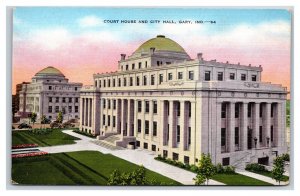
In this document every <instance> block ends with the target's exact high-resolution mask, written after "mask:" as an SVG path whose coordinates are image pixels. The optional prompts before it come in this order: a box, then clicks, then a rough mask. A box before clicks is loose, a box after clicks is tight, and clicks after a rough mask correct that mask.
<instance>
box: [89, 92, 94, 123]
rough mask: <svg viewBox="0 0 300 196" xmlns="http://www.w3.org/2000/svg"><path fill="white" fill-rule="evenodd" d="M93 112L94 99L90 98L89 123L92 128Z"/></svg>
mask: <svg viewBox="0 0 300 196" xmlns="http://www.w3.org/2000/svg"><path fill="white" fill-rule="evenodd" d="M92 111H93V99H92V98H90V117H89V118H90V121H89V123H90V127H92V120H93V119H92Z"/></svg>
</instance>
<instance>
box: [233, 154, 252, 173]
mask: <svg viewBox="0 0 300 196" xmlns="http://www.w3.org/2000/svg"><path fill="white" fill-rule="evenodd" d="M252 157H253V156H252V153H251V152H247V154H246V155H243V156H241V157H239V158H238V160H236V161H235V162H234V163H233V164H232V166H234V167H235V168H236V169H242V170H244V169H245V167H246V164H248V163H250V162H251V161H252Z"/></svg>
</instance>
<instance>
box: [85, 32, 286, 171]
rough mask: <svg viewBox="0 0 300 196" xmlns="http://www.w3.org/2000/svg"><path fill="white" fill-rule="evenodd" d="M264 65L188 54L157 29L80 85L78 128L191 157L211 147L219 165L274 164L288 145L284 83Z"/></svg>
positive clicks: (186, 159)
mask: <svg viewBox="0 0 300 196" xmlns="http://www.w3.org/2000/svg"><path fill="white" fill-rule="evenodd" d="M262 71H263V68H262V66H251V65H242V64H240V63H238V64H231V63H229V62H218V61H216V60H205V59H204V58H203V55H202V53H198V54H197V58H196V59H191V58H190V56H189V55H188V54H187V53H186V52H185V50H184V49H183V48H182V47H181V46H180V45H179V44H178V43H176V42H175V41H173V40H171V39H169V38H166V37H165V36H163V35H158V36H157V37H156V38H153V39H150V40H148V41H146V42H144V43H143V44H142V45H141V46H139V47H138V48H137V49H136V50H135V51H134V52H133V54H132V55H130V56H128V57H126V54H121V58H120V60H119V62H118V70H117V71H115V72H111V73H101V74H94V75H93V78H94V85H91V86H84V87H83V88H82V89H81V93H80V130H81V131H83V132H88V133H91V134H93V135H97V136H98V137H97V138H98V139H99V141H102V142H103V143H107V144H109V143H110V144H112V145H116V146H121V147H125V148H126V147H127V148H142V149H147V150H149V151H153V152H155V153H156V154H157V155H161V156H164V157H167V158H171V159H173V160H178V161H181V162H184V163H189V164H196V163H197V162H198V160H199V158H200V157H201V153H205V154H207V153H209V154H210V155H211V158H212V161H213V163H214V164H217V163H221V164H223V165H229V164H230V165H234V166H236V167H239V166H240V167H244V166H245V163H250V162H253V163H254V162H259V163H261V164H266V165H270V164H272V160H273V158H274V157H275V156H276V155H279V154H282V153H286V152H287V147H286V142H285V141H286V139H285V137H286V134H285V127H286V122H285V119H286V112H285V111H286V96H287V89H286V87H283V86H281V85H278V84H271V83H269V82H262V81H261V73H262Z"/></svg>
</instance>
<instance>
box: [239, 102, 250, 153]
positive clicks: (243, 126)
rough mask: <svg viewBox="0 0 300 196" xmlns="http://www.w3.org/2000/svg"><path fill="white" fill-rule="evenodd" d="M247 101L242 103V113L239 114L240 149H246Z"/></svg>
mask: <svg viewBox="0 0 300 196" xmlns="http://www.w3.org/2000/svg"><path fill="white" fill-rule="evenodd" d="M247 109H248V103H242V114H241V131H240V133H241V136H240V137H241V148H242V150H247V149H248V142H247V138H248V128H247V126H248V112H247Z"/></svg>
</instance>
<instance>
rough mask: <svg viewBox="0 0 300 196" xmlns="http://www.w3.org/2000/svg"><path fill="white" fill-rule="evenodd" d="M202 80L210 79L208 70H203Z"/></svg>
mask: <svg viewBox="0 0 300 196" xmlns="http://www.w3.org/2000/svg"><path fill="white" fill-rule="evenodd" d="M204 80H205V81H210V71H205V72H204Z"/></svg>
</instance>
